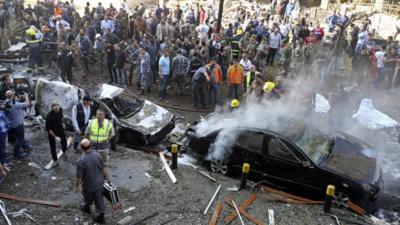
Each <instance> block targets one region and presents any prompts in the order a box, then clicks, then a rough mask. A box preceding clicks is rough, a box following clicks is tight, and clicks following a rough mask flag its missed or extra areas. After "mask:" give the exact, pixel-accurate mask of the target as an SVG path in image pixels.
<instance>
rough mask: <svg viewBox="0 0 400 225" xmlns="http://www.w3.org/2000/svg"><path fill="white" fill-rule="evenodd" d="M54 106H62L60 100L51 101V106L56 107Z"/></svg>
mask: <svg viewBox="0 0 400 225" xmlns="http://www.w3.org/2000/svg"><path fill="white" fill-rule="evenodd" d="M54 106H60V103H59V102H58V101H55V100H54V101H52V102H51V107H54Z"/></svg>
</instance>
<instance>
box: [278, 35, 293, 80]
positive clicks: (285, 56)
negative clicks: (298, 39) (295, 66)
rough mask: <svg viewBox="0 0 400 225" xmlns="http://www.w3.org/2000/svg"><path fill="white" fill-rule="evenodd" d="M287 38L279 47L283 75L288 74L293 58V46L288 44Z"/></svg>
mask: <svg viewBox="0 0 400 225" xmlns="http://www.w3.org/2000/svg"><path fill="white" fill-rule="evenodd" d="M287 42H288V41H287V39H286V40H285V41H283V42H282V46H281V48H280V49H279V54H280V55H281V58H280V64H281V66H282V67H283V75H284V76H285V77H286V75H287V74H288V72H289V67H290V62H291V59H292V48H291V47H290V45H288V44H287Z"/></svg>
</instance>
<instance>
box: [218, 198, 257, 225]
mask: <svg viewBox="0 0 400 225" xmlns="http://www.w3.org/2000/svg"><path fill="white" fill-rule="evenodd" d="M256 199H257V195H255V194H252V195H251V196H250V197H249V198H247V199H246V200H245V201H244V202H243V203H242V204H240V206H239V208H242V209H244V210H246V208H247V207H248V206H250V205H251V204H252V203H253V202H254V201H255V200H256ZM237 216H238V214H237V213H236V212H232V213H231V214H230V215H229V216H227V217H225V219H224V221H225V223H231V222H232V221H234V220H235V219H236V217H237Z"/></svg>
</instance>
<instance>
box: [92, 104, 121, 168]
mask: <svg viewBox="0 0 400 225" xmlns="http://www.w3.org/2000/svg"><path fill="white" fill-rule="evenodd" d="M105 116H106V115H105V111H104V110H103V109H97V112H96V119H93V120H90V121H89V124H88V126H87V128H86V131H85V136H86V137H87V138H89V140H90V141H91V142H92V145H93V148H94V150H96V151H97V152H99V153H100V154H101V156H102V158H103V161H104V164H105V167H107V163H108V154H109V151H110V141H111V138H112V137H114V136H115V132H114V128H113V124H112V122H111V121H109V120H108V119H106V118H105Z"/></svg>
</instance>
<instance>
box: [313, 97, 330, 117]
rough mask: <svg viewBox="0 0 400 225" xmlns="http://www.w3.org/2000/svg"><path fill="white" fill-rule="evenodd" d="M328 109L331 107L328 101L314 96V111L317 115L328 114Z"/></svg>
mask: <svg viewBox="0 0 400 225" xmlns="http://www.w3.org/2000/svg"><path fill="white" fill-rule="evenodd" d="M330 109H331V105H330V104H329V101H328V99H326V98H325V97H324V96H323V95H321V94H318V93H317V94H316V96H315V108H314V111H315V112H319V113H328V112H329V110H330Z"/></svg>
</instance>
